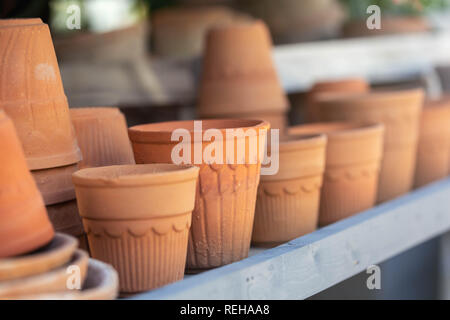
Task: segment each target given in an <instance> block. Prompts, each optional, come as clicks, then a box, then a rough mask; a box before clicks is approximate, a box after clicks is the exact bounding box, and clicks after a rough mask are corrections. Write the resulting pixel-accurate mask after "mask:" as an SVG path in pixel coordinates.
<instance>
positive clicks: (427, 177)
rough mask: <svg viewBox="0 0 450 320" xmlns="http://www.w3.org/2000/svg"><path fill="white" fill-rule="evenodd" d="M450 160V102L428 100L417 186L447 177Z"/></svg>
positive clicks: (417, 166)
mask: <svg viewBox="0 0 450 320" xmlns="http://www.w3.org/2000/svg"><path fill="white" fill-rule="evenodd" d="M449 161H450V99H448V98H446V99H442V100H436V101H428V102H427V103H425V108H424V109H423V111H422V118H421V125H420V135H419V146H418V150H417V163H416V176H415V183H414V186H415V187H416V188H417V187H421V186H423V185H426V184H429V183H431V182H433V181H435V180H439V179H443V178H445V177H446V176H447V175H448V172H449V169H450V163H449Z"/></svg>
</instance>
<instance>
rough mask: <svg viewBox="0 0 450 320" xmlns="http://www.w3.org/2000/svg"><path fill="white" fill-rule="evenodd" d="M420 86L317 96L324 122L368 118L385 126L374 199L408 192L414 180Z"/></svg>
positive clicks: (382, 200) (386, 198)
mask: <svg viewBox="0 0 450 320" xmlns="http://www.w3.org/2000/svg"><path fill="white" fill-rule="evenodd" d="M423 99H424V92H423V90H421V89H413V90H400V91H380V92H374V93H366V94H355V95H347V94H343V95H340V94H324V95H322V96H319V97H318V100H317V101H318V103H319V105H320V106H319V111H320V118H321V119H322V120H324V121H370V122H379V123H383V124H384V126H385V139H384V152H383V161H382V164H381V172H380V182H379V187H378V202H379V203H380V202H384V201H388V200H391V199H393V198H396V197H398V196H401V195H403V194H405V193H407V192H409V191H410V190H411V188H412V186H413V183H414V171H415V168H416V152H417V142H418V136H419V123H420V114H421V111H422V105H423Z"/></svg>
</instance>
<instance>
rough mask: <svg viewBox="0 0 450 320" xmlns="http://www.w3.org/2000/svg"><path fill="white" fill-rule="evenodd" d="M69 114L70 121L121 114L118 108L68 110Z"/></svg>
mask: <svg viewBox="0 0 450 320" xmlns="http://www.w3.org/2000/svg"><path fill="white" fill-rule="evenodd" d="M69 112H70V118H71V119H72V120H80V119H96V118H107V117H113V116H117V115H120V114H122V112H120V109H119V108H117V107H106V106H98V107H97V106H87V107H77V108H70V109H69Z"/></svg>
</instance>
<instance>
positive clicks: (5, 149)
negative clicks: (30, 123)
mask: <svg viewBox="0 0 450 320" xmlns="http://www.w3.org/2000/svg"><path fill="white" fill-rule="evenodd" d="M0 150H1V154H2V156H1V157H0V212H1V215H0V258H6V257H11V256H15V255H19V254H24V253H27V252H30V251H33V250H35V249H37V248H39V247H42V246H44V245H45V244H47V243H49V242H50V241H51V240H52V238H53V236H54V231H53V227H52V225H51V223H50V221H49V219H48V217H47V212H46V210H45V206H44V201H43V200H42V196H41V194H40V193H39V190H38V189H37V187H36V183H35V182H34V180H33V178H32V176H31V174H30V171H28V167H27V163H26V161H25V157H24V154H23V151H22V148H21V146H20V141H19V139H18V137H17V135H16V132H15V130H14V125H13V123H12V121H11V120H10V119H9V118H8V117H7V116H6V115H5V113H4V112H3V111H2V110H0Z"/></svg>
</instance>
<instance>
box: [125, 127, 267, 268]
mask: <svg viewBox="0 0 450 320" xmlns="http://www.w3.org/2000/svg"><path fill="white" fill-rule="evenodd" d="M201 125H202V130H204V131H205V132H206V130H208V129H217V130H218V132H220V137H217V138H218V140H217V141H218V142H219V143H220V142H222V144H223V148H224V150H226V148H227V146H231V147H232V141H234V140H236V141H235V146H234V147H235V149H237V146H238V145H243V146H244V147H245V154H246V155H247V154H248V153H249V148H250V145H256V146H258V143H260V142H262V143H265V140H266V135H267V130H268V129H269V124H268V123H266V122H264V121H261V120H243V119H227V120H223V119H222V120H203V121H202V122H201ZM194 126H195V123H194V121H174V122H162V123H154V124H146V125H140V126H135V127H131V128H130V129H129V135H130V139H131V142H132V146H133V150H134V155H135V159H136V162H137V163H170V162H172V151H173V149H174V148H176V147H179V146H180V144H179V142H178V141H172V139H171V136H172V132H174V130H177V129H185V130H186V131H187V132H188V134H189V135H190V136H191V137H190V141H184V140H183V141H181V142H180V143H181V145H182V146H186V147H187V148H188V149H189V148H192V150H193V151H194V150H197V151H200V153H203V152H204V151H205V149H206V148H209V147H210V146H211V145H212V143H211V142H210V141H209V140H208V139H204V140H202V137H203V138H204V136H203V133H204V132H203V131H199V130H196V131H195V130H194ZM227 129H242V132H243V133H249V132H251V131H253V132H254V133H255V135H254V136H253V137H248V139H247V140H246V139H245V137H243V136H241V137H240V138H238V139H224V137H226V130H227ZM198 136H199V140H197V141H196V142H195V140H196V139H195V138H196V137H198ZM240 151H241V152H243V151H244V150H240ZM260 151H261V150H260V149H259V148H258V151H257V153H256V154H257V155H259V152H260ZM196 153H197V152H191V156H190V159H187V161H188V162H190V163H194V164H196V165H197V166H199V167H200V176H199V184H198V186H197V196H196V202H195V209H194V212H193V214H192V228H191V232H190V238H189V248H188V258H187V268H188V270H189V271H190V272H195V271H198V270H204V269H209V268H214V267H219V266H222V265H225V264H228V263H232V262H235V261H238V260H242V259H244V258H246V257H247V256H248V251H249V248H250V242H251V233H252V227H253V219H254V213H255V202H256V192H257V188H258V183H259V176H260V168H261V164H260V162H261V157H258V158H256V159H254V160H255V161H254V163H251V162H252V161H250V160H249V158H248V157H245V159H242V162H241V164H237V161H235V160H236V156H237V152H236V153H235V158H234V159H231V160H234V161H226V160H227V159H225V156H226V152H223V155H222V157H218V160H219V161H220V160H223V161H222V164H219V163H211V162H210V161H205V159H203V157H202V154H198V153H197V155H199V158H198V159H195V154H196ZM206 160H208V159H206Z"/></svg>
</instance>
